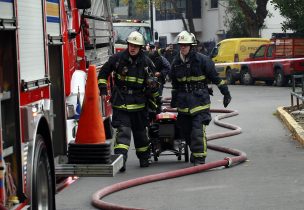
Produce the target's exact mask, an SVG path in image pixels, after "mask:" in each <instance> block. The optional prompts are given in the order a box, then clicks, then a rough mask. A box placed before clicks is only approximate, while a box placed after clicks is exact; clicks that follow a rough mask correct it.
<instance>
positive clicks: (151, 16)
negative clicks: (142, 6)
mask: <svg viewBox="0 0 304 210" xmlns="http://www.w3.org/2000/svg"><path fill="white" fill-rule="evenodd" d="M149 1H150V2H149V3H150V22H151V23H150V24H151V33H152V34H151V35H152V40H154V28H153V0H149Z"/></svg>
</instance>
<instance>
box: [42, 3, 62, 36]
mask: <svg viewBox="0 0 304 210" xmlns="http://www.w3.org/2000/svg"><path fill="white" fill-rule="evenodd" d="M59 9H60V6H59V1H57V0H47V1H46V30H47V34H48V35H49V39H51V41H55V40H56V38H58V37H61V30H60V12H59Z"/></svg>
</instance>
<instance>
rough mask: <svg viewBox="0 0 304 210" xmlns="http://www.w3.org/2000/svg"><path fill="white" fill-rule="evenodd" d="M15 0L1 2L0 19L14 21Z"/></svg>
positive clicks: (0, 0) (2, 0) (1, 0)
mask: <svg viewBox="0 0 304 210" xmlns="http://www.w3.org/2000/svg"><path fill="white" fill-rule="evenodd" d="M13 2H14V1H13V0H0V18H1V19H2V18H3V19H13V17H14V10H13Z"/></svg>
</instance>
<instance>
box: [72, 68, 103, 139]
mask: <svg viewBox="0 0 304 210" xmlns="http://www.w3.org/2000/svg"><path fill="white" fill-rule="evenodd" d="M99 107H100V106H99V94H98V85H97V77H96V66H95V65H90V66H89V71H88V78H87V82H86V88H85V96H84V100H83V106H82V110H81V114H80V119H79V123H78V129H77V133H76V138H75V143H76V144H103V143H105V140H106V135H105V130H104V125H103V119H102V116H101V113H100V110H99Z"/></svg>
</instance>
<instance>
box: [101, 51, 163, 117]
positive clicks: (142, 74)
mask: <svg viewBox="0 0 304 210" xmlns="http://www.w3.org/2000/svg"><path fill="white" fill-rule="evenodd" d="M112 72H113V79H114V85H113V87H112V96H111V99H110V101H111V103H112V108H113V109H119V110H124V111H128V112H132V111H139V110H144V109H145V108H146V105H147V103H148V102H149V104H150V107H151V106H154V107H153V108H154V109H156V108H157V104H156V101H157V100H158V97H159V93H158V85H157V81H156V80H155V79H154V77H153V74H154V72H155V67H154V64H153V62H152V61H151V60H150V59H149V58H148V57H147V56H146V55H145V54H144V53H143V51H142V50H140V51H139V53H138V55H136V56H135V57H134V58H132V57H131V56H130V55H129V53H128V50H125V51H122V52H119V53H117V54H114V55H112V56H111V57H110V58H109V60H108V62H106V63H105V64H104V65H103V66H102V68H101V70H100V72H99V75H98V86H99V89H100V92H101V93H100V94H102V95H106V94H107V78H108V77H109V75H110V74H111V73H112ZM151 104H152V105H151Z"/></svg>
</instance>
